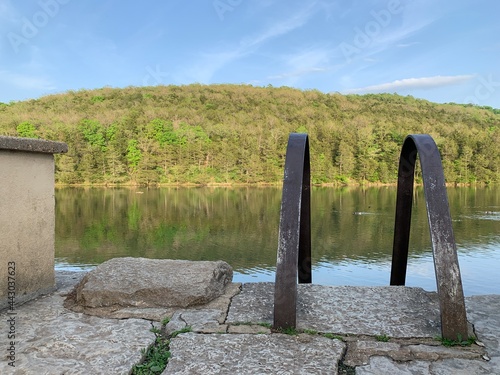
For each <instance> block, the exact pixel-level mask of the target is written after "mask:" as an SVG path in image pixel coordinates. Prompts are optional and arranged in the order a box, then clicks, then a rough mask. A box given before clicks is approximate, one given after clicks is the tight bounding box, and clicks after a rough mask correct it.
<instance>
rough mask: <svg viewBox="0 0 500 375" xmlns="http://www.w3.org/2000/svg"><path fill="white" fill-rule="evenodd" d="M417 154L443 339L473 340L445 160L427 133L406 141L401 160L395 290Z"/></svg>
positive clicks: (402, 270)
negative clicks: (443, 163) (448, 193)
mask: <svg viewBox="0 0 500 375" xmlns="http://www.w3.org/2000/svg"><path fill="white" fill-rule="evenodd" d="M417 154H418V156H419V160H420V165H421V168H422V177H423V181H424V195H425V203H426V207H427V219H428V222H429V231H430V236H431V242H432V254H433V258H434V270H435V273H436V281H437V291H438V296H439V307H440V311H441V334H442V337H443V338H446V339H450V340H460V339H462V340H465V339H467V337H468V329H467V317H466V312H465V302H464V294H463V289H462V279H461V276H460V268H459V265H458V256H457V248H456V244H455V238H454V235H453V228H452V225H451V216H450V210H449V205H448V197H447V194H446V185H445V179H444V173H443V166H442V164H441V156H440V154H439V150H438V149H437V146H436V143H435V142H434V140H433V139H432V137H431V136H429V135H427V134H413V135H409V136H408V137H406V139H405V141H404V143H403V148H402V150H401V156H400V159H399V171H398V190H397V199H396V221H395V225H394V246H393V255H392V267H391V285H405V279H406V267H407V260H408V244H409V238H410V223H411V208H412V198H413V183H414V172H415V162H416V157H417Z"/></svg>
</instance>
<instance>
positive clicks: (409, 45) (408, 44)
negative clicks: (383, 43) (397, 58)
mask: <svg viewBox="0 0 500 375" xmlns="http://www.w3.org/2000/svg"><path fill="white" fill-rule="evenodd" d="M417 44H420V42H412V43H399V44H397V45H396V47H398V48H407V47H411V46H414V45H417Z"/></svg>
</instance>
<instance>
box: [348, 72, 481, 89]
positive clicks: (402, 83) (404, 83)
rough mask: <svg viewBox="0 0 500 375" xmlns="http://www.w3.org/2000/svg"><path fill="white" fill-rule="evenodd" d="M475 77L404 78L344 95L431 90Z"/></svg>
mask: <svg viewBox="0 0 500 375" xmlns="http://www.w3.org/2000/svg"><path fill="white" fill-rule="evenodd" d="M474 77H475V75H473V74H467V75H458V76H434V77H422V78H405V79H401V80H396V81H393V82H388V83H381V84H379V85H373V86H366V87H360V88H355V89H349V90H345V91H344V92H345V93H346V94H360V93H368V92H394V91H398V90H401V91H404V90H411V89H433V88H436V87H443V86H451V85H458V84H460V83H463V82H466V81H469V80H471V79H473V78H474Z"/></svg>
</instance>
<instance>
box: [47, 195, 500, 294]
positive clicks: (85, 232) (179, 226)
mask: <svg viewBox="0 0 500 375" xmlns="http://www.w3.org/2000/svg"><path fill="white" fill-rule="evenodd" d="M448 197H449V202H450V211H451V215H452V220H453V229H454V233H455V239H456V242H457V247H458V252H459V254H458V256H459V262H460V268H461V273H462V281H463V286H464V293H465V295H474V294H492V293H494V294H500V283H499V280H500V278H499V276H498V274H499V272H498V269H499V268H500V188H498V187H487V188H465V187H463V188H449V189H448ZM55 198H56V269H75V268H83V269H90V268H92V267H94V266H95V265H97V264H100V263H102V262H104V261H106V260H108V259H111V258H114V257H124V256H133V257H146V258H163V259H165V258H168V259H188V260H224V261H226V262H228V263H229V264H230V265H231V266H232V267H233V268H234V271H235V273H234V279H233V280H234V281H237V282H256V281H274V270H275V265H276V251H277V247H278V227H279V214H280V212H279V211H280V204H281V189H279V188H271V187H265V188H259V187H235V188H220V187H218V188H209V187H203V188H175V187H172V188H157V189H151V188H149V189H148V188H137V189H132V188H59V189H56V192H55ZM395 203H396V188H395V187H374V188H371V187H370V188H316V187H315V188H312V193H311V231H312V239H311V241H312V264H313V283H315V284H323V285H365V286H376V285H389V278H390V267H391V256H392V241H393V232H394V210H395ZM355 213H356V214H355ZM412 215H413V216H412V231H411V236H410V254H409V261H408V271H407V282H406V285H408V286H419V287H422V288H424V289H426V290H436V282H435V276H434V265H433V261H432V250H431V243H430V237H429V231H428V227H427V216H426V210H425V199H424V194H423V190H422V189H421V188H419V187H417V188H416V189H415V193H414V208H413V213H412Z"/></svg>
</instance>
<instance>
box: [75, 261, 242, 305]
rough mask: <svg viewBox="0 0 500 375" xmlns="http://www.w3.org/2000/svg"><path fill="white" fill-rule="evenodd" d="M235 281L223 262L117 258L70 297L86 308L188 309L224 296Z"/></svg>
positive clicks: (87, 277)
mask: <svg viewBox="0 0 500 375" xmlns="http://www.w3.org/2000/svg"><path fill="white" fill-rule="evenodd" d="M232 278H233V270H232V268H231V266H230V265H229V264H227V263H226V262H222V261H217V262H209V261H197V262H193V261H187V260H170V259H145V258H115V259H111V260H109V261H107V262H104V263H102V264H101V265H99V266H97V267H96V268H95V269H94V270H92V271H90V272H89V273H88V274H87V275H86V276H85V277H84V278H83V279H82V281H81V282H80V283H79V284H78V285H77V286H76V288H75V290H74V292H73V293H72V296H71V297H72V298H73V300H74V302H75V303H76V304H77V305H79V306H81V307H84V308H102V307H137V308H157V307H189V306H196V305H203V304H206V303H208V302H210V301H212V300H214V299H215V298H217V297H219V296H221V295H222V294H224V292H225V288H226V285H227V284H229V283H231V281H232Z"/></svg>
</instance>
